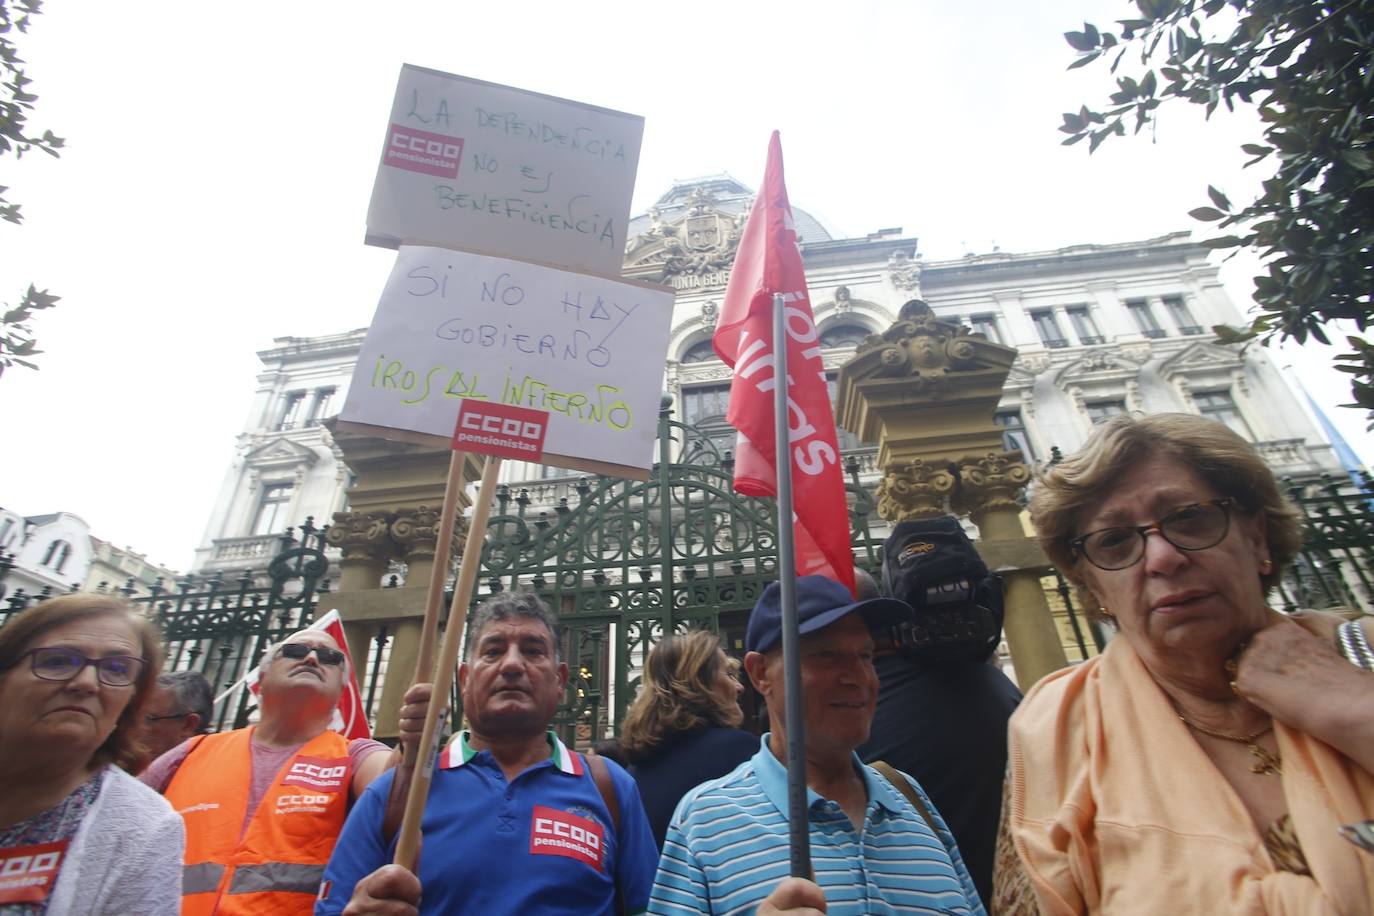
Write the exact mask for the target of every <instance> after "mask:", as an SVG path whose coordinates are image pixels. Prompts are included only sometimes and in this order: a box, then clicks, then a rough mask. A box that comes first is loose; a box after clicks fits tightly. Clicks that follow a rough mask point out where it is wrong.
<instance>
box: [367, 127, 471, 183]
mask: <svg viewBox="0 0 1374 916" xmlns="http://www.w3.org/2000/svg"><path fill="white" fill-rule="evenodd" d="M462 159H463V138H462V137H446V136H444V135H443V134H432V133H430V132H429V131H427V130H415V129H414V128H410V127H402V126H401V125H400V124H392V125H391V129H390V130H388V131H387V134H386V155H385V156H384V157H383V159H382V161H383V162H385V163H386V164H387V165H390V166H395V167H396V168H398V169H408V170H409V171H412V172H421V173H423V174H425V175H434V176H436V177H439V178H457V177H458V163H460V162H461V161H462Z"/></svg>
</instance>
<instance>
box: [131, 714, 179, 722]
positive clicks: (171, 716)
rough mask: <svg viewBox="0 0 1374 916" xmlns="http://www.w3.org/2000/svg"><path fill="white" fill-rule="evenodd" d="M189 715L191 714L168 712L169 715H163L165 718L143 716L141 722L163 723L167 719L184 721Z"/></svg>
mask: <svg viewBox="0 0 1374 916" xmlns="http://www.w3.org/2000/svg"><path fill="white" fill-rule="evenodd" d="M189 715H191V713H189V712H169V713H168V714H167V715H165V716H152V715H149V716H144V717H143V721H144V722H165V721H166V720H167V719H184V718H186V717H187V716H189Z"/></svg>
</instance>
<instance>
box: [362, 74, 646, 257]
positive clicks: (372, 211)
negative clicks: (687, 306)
mask: <svg viewBox="0 0 1374 916" xmlns="http://www.w3.org/2000/svg"><path fill="white" fill-rule="evenodd" d="M643 132H644V119H643V118H640V117H637V116H635V115H628V114H622V113H621V112H618V111H610V110H608V109H605V108H596V107H593V106H590V105H582V104H579V103H577V102H569V101H566V100H564V99H557V98H554V97H552V96H547V95H540V94H538V93H533V92H525V91H523V90H520V89H513V88H511V87H509V86H499V85H496V84H494V83H484V82H481V81H479V80H472V79H467V78H465V77H461V76H454V75H452V74H448V73H440V72H439V71H436V70H426V69H424V68H421V67H414V66H411V65H409V64H407V65H405V66H404V67H402V68H401V78H400V82H399V84H398V85H397V88H396V97H395V99H394V101H393V102H392V108H391V118H390V121H389V123H388V125H387V131H386V138H385V145H384V146H383V149H382V159H381V162H380V164H379V165H378V167H377V180H376V183H375V184H374V185H373V189H372V205H371V207H370V208H369V209H368V214H367V241H368V242H369V243H370V244H374V245H382V246H385V247H388V248H395V247H396V246H397V245H398V244H400V242H402V241H405V240H411V241H424V242H435V243H439V244H446V245H453V246H455V247H459V248H465V249H468V250H475V251H481V252H485V253H488V254H498V255H511V256H514V257H519V258H523V259H526V260H532V261H546V262H548V263H552V264H560V265H565V266H568V267H571V268H573V269H576V270H589V271H593V272H598V273H618V272H619V270H620V262H621V258H622V257H623V255H624V253H625V226H626V223H627V222H628V220H629V213H630V195H631V193H632V192H633V190H634V179H635V168H636V166H637V165H638V162H639V143H640V138H641V136H642V134H643Z"/></svg>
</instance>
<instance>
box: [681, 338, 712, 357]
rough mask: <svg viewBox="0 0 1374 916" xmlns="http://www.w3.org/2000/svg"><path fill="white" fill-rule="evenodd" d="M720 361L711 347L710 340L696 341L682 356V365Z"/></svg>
mask: <svg viewBox="0 0 1374 916" xmlns="http://www.w3.org/2000/svg"><path fill="white" fill-rule="evenodd" d="M717 359H720V357H719V356H716V350H715V347H713V346H711V338H709V337H708V338H706V339H705V340H702V341H698V342H697V343H694V344H692V345H691V346H690V347H688V348H687V352H686V353H683V354H682V361H683V362H684V363H709V362H712V361H714V360H717Z"/></svg>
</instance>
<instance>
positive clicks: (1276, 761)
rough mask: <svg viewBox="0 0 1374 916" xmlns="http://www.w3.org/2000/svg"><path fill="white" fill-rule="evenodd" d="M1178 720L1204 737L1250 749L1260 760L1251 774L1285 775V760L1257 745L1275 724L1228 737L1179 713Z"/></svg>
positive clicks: (1252, 765) (1253, 766) (1253, 764)
mask: <svg viewBox="0 0 1374 916" xmlns="http://www.w3.org/2000/svg"><path fill="white" fill-rule="evenodd" d="M1178 719H1179V721H1180V722H1182V723H1183V724H1184V725H1186V726H1188V727H1189V728H1191V729H1193V730H1194V731H1199V732H1202V733H1203V734H1204V735H1210V736H1212V737H1213V738H1221V739H1222V740H1225V741H1234V742H1236V743H1237V744H1243V745H1245V746H1246V747H1248V748H1249V749H1250V753H1251V754H1253V755H1255V757H1256V758H1258V759H1257V760H1256V762H1255V763H1252V764H1251V765H1250V772H1251V773H1256V774H1258V775H1260V776H1268V775H1269V774H1271V773H1273V774H1277V775H1279V776H1282V775H1283V758H1282V757H1280V756H1279V755H1278V754H1276V753H1275V754H1271V753H1269V751H1268V750H1267V749H1266V748H1263V747H1261V746H1260V745H1259V744H1258V743H1256V739H1257V738H1262V737H1263V736H1265V735H1267V734H1269V733H1270V732H1271V731H1273V730H1274V723H1273V722H1270V723H1269V724H1268V725H1266V726H1264V728H1261V729H1260V730H1259V731H1257V732H1251V733H1250V734H1248V735H1228V734H1227V733H1226V732H1219V731H1213V730H1212V729H1210V728H1207V727H1206V726H1205V725H1198V724H1197V723H1196V722H1190V721H1188V720H1187V719H1186V718H1184V716H1183V713H1181V712H1180V713H1178Z"/></svg>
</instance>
